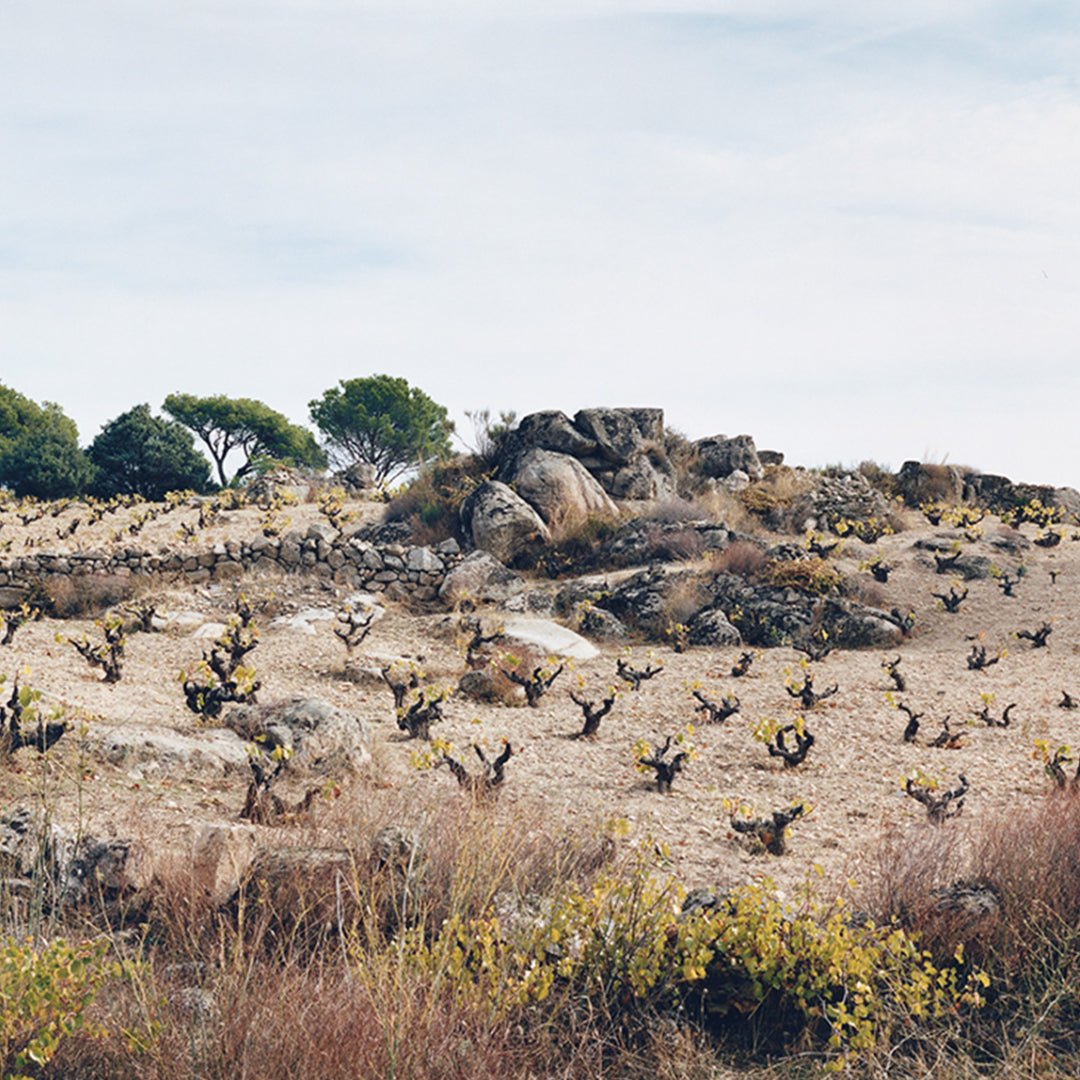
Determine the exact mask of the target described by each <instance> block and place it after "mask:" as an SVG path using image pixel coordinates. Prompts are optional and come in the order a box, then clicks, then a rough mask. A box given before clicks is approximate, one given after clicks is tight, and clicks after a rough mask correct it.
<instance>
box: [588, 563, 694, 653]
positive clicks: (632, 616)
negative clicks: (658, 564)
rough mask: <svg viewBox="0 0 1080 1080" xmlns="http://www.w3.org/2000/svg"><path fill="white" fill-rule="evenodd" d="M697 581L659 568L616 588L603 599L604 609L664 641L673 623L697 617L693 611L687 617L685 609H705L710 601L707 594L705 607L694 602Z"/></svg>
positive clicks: (643, 573)
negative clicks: (687, 606) (693, 616)
mask: <svg viewBox="0 0 1080 1080" xmlns="http://www.w3.org/2000/svg"><path fill="white" fill-rule="evenodd" d="M693 578H694V575H692V574H686V573H672V574H665V573H664V571H663V570H661V569H656V568H654V569H649V570H642V571H641V572H640V573H637V574H634V575H633V577H629V578H627V579H626V580H625V581H623V582H621V583H620V584H619V585H618V586H616V587H615V588H614V589H613V590H612V591H611V593H610V595H609V596H605V597H604V598H603V600H602V601H601V606H602V607H603V608H604V609H605V610H606V611H610V612H612V613H613V614H614V615H615V616H617V617H618V618H619V619H620V620H621V621H622V622H623V623H625V624H626V625H628V626H630V627H632V628H635V629H638V630H641V631H643V632H644V633H646V634H648V635H649V636H650V637H654V638H660V637H663V636H664V635H665V634H666V633H667V629H668V626H669V625H670V624H671V623H672V622H678V621H683V619H684V618H686V619H688V618H689V617H690V616H692V615H694V614H696V611H691V612H690V615H685V616H684V613H683V611H682V609H683V607H684V606H685V605H686V603H687V602H689V604H690V606H691V608H693V607H695V606H698V607H701V606H704V602H705V600H706V599H707V597H706V596H705V594H704V593H703V594H702V598H701V599H702V602H701V604H697V603H696V600H695V599H694V593H695V592H696V590H695V588H694V583H693ZM679 594H684V595H681V596H680V595H679Z"/></svg>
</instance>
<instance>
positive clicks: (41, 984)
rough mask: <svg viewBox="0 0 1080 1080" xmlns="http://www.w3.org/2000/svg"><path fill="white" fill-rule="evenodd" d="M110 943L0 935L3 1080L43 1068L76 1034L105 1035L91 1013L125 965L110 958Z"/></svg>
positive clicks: (0, 1041) (0, 1048)
mask: <svg viewBox="0 0 1080 1080" xmlns="http://www.w3.org/2000/svg"><path fill="white" fill-rule="evenodd" d="M107 950H108V944H107V942H103V941H97V942H88V941H82V942H78V943H74V944H72V943H70V942H67V941H65V940H63V939H57V940H54V941H50V942H48V943H46V944H43V945H39V944H37V943H34V942H32V941H23V942H19V941H15V940H13V939H11V938H0V1067H2V1069H3V1077H4V1080H19V1078H22V1077H23V1076H24V1075H25V1073H26V1070H28V1069H33V1070H34V1071H35V1074H36V1070H37V1069H39V1068H41V1067H43V1066H45V1065H46V1064H47V1063H48V1062H49V1061H50V1060H51V1059H52V1057H53V1055H54V1054H55V1053H56V1051H57V1050H58V1049H59V1046H60V1043H61V1042H62V1041H63V1040H64V1039H66V1038H67V1037H68V1036H70V1035H73V1034H75V1033H76V1032H82V1033H84V1034H88V1035H96V1036H103V1035H104V1034H105V1032H104V1031H103V1030H101V1029H99V1028H96V1027H95V1026H94V1025H93V1024H91V1023H90V1021H89V1019H88V1016H87V1012H88V1010H89V1008H90V1006H91V1005H92V1004H93V1003H94V999H95V998H96V997H97V995H98V992H99V991H100V990H101V988H102V987H103V986H104V985H105V984H106V983H107V982H109V981H110V980H112V979H118V978H120V977H122V976H123V975H124V974H125V971H126V969H125V968H124V967H123V966H122V965H121V964H119V963H116V962H114V961H110V960H107V959H106V953H107Z"/></svg>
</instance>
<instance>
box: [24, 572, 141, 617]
mask: <svg viewBox="0 0 1080 1080" xmlns="http://www.w3.org/2000/svg"><path fill="white" fill-rule="evenodd" d="M147 584H148V582H147V579H146V578H144V577H140V576H137V575H133V574H70V575H68V574H63V575H61V574H54V575H53V576H51V577H50V578H49V579H48V581H47V582H46V583H45V585H44V589H45V592H46V593H47V594H48V604H49V608H48V610H49V611H50V613H51V614H53V615H55V616H56V617H57V618H58V619H86V618H96V617H97V616H99V615H101V614H103V613H104V612H105V611H107V610H108V609H109V608H111V607H114V606H115V605H117V604H121V603H123V602H125V601H127V600H132V599H134V598H135V597H136V596H139V595H140V594H141V593H143V592H145V591H146V588H147Z"/></svg>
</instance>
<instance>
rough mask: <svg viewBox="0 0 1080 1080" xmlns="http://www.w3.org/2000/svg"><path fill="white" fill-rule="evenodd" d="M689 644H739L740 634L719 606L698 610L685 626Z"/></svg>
mask: <svg viewBox="0 0 1080 1080" xmlns="http://www.w3.org/2000/svg"><path fill="white" fill-rule="evenodd" d="M687 630H688V631H689V636H690V644H691V645H711V646H713V647H723V646H728V645H741V644H742V635H741V634H740V633H739V631H738V630H736V629H735V627H734V626H732V625H731V623H730V622H728V617H727V615H725V614H724V612H723V611H721V610H720V609H719V608H712V609H710V610H709V611H699V612H698V613H697V615H695V616H694V617H693V618H692V619H691V620H690V623H689V625H688V626H687Z"/></svg>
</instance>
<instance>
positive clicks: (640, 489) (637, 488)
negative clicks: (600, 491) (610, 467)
mask: <svg viewBox="0 0 1080 1080" xmlns="http://www.w3.org/2000/svg"><path fill="white" fill-rule="evenodd" d="M597 479H598V480H599V481H600V483H601V485H602V486H603V488H604V490H605V491H606V492H607V493H608V494H609V495H611V496H612V497H613V498H615V499H636V500H639V501H651V500H655V499H673V498H675V495H676V480H675V471H674V469H672V468H671V466H670V465H668V464H667V463H666V462H664V463H663V464H660V465H657V464H654V463H653V462H652V461H651V460H650V458H649V456H648V455H647V454H639V455H638V457H636V458H635V459H634V460H633V461H632V462H630V463H629V464H628V465H624V466H623V467H622V468H620V469H616V470H614V471H609V472H603V473H599V474H598V475H597Z"/></svg>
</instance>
